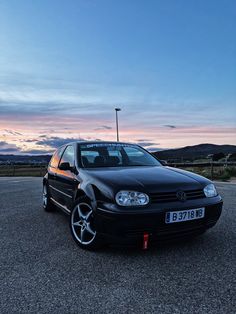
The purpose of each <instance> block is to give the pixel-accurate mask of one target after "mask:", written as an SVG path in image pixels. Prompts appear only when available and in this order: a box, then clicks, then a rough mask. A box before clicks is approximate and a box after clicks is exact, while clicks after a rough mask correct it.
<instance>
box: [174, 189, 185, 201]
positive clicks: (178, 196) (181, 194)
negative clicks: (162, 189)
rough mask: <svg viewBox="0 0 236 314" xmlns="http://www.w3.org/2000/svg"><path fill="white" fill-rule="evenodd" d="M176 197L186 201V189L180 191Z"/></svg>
mask: <svg viewBox="0 0 236 314" xmlns="http://www.w3.org/2000/svg"><path fill="white" fill-rule="evenodd" d="M176 197H177V198H178V200H180V201H182V202H184V201H186V193H185V192H184V191H178V192H177V193H176Z"/></svg>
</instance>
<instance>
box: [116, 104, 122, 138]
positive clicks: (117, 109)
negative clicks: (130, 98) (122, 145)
mask: <svg viewBox="0 0 236 314" xmlns="http://www.w3.org/2000/svg"><path fill="white" fill-rule="evenodd" d="M115 111H116V140H117V142H119V126H118V111H121V109H120V108H115Z"/></svg>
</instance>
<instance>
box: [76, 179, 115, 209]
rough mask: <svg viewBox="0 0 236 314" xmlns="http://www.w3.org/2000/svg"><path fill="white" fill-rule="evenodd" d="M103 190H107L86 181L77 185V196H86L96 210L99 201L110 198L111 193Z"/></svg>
mask: <svg viewBox="0 0 236 314" xmlns="http://www.w3.org/2000/svg"><path fill="white" fill-rule="evenodd" d="M104 192H107V191H104V190H102V189H100V188H98V187H97V186H96V185H94V184H92V183H88V184H86V185H85V184H80V185H79V187H78V192H77V197H80V196H86V197H88V198H89V200H90V202H91V205H92V208H93V209H94V210H96V208H97V204H98V202H99V201H105V200H106V201H108V200H111V195H112V193H111V192H110V193H109V194H107V193H104Z"/></svg>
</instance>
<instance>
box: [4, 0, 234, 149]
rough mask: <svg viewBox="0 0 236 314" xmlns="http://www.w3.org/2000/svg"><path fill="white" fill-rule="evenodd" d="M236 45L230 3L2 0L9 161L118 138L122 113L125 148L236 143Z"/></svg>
mask: <svg viewBox="0 0 236 314" xmlns="http://www.w3.org/2000/svg"><path fill="white" fill-rule="evenodd" d="M235 38H236V2H235V1H229V0H226V1H223V0H222V1H211V0H208V1H202V0H200V1H193V0H188V1H187V0H185V1H183V0H182V1H181V0H178V1H176V0H172V1H169V0H166V1H164V0H162V1H158V0H156V1H155V0H153V1H152V0H149V1H144V0H143V1H138V0H136V1H135V0H127V1H122V0H119V1H112V0H110V1H108V0H107V1H103V0H99V1H98V0H97V1H93V0H87V1H85V0H84V1H82V0H81V1H80V0H77V1H73V0H70V1H64V0H59V1H52V0H51V1H46V0H43V1H42V0H41V1H39V0H36V1H32V0H21V1H16V0H2V1H1V2H0V143H2V144H0V152H1V151H2V152H22V151H23V152H30V151H35V150H36V151H37V150H38V151H39V152H40V151H47V150H50V149H53V148H54V146H55V139H58V142H59V141H61V139H64V140H65V141H66V140H67V139H73V138H78V137H81V138H84V139H97V138H98V139H105V140H107V139H115V136H114V133H115V128H114V107H115V106H116V105H117V104H118V105H119V106H120V107H121V108H122V111H121V112H120V125H121V139H122V140H126V141H132V142H142V143H146V144H150V145H149V146H148V145H146V147H149V148H152V149H155V148H161V147H162V148H169V147H180V146H185V145H191V144H198V143H201V142H212V143H216V144H217V143H218V144H223V143H231V144H236V104H235V100H236V40H235ZM1 117H2V118H1ZM52 122H55V123H53V127H52ZM52 131H53V132H52ZM14 132H15V134H14ZM17 133H19V134H18V135H17ZM20 134H21V135H20ZM43 136H44V139H45V145H43V144H42V140H41V139H42V138H43ZM50 139H51V143H54V144H53V145H54V146H50V145H47V143H49V142H50ZM141 140H145V141H141ZM39 143H41V144H39ZM60 143H61V142H60Z"/></svg>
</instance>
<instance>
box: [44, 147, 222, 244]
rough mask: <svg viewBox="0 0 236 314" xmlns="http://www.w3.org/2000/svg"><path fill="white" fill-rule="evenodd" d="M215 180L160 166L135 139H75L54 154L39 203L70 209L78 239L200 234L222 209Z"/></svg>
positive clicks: (135, 240)
mask: <svg viewBox="0 0 236 314" xmlns="http://www.w3.org/2000/svg"><path fill="white" fill-rule="evenodd" d="M222 204H223V202H222V199H221V197H220V195H219V194H218V193H217V191H216V188H215V186H214V184H213V183H212V182H211V181H209V180H208V179H206V178H204V177H201V176H199V175H197V174H194V173H192V172H188V171H184V170H180V169H175V168H171V167H167V166H165V165H162V164H161V162H160V161H158V160H157V159H156V158H155V157H154V156H153V155H151V154H150V153H148V152H147V151H146V150H145V149H143V148H142V147H140V146H138V145H134V144H128V143H120V142H75V143H70V144H67V145H65V146H62V147H60V148H59V149H58V150H57V151H56V152H55V153H54V155H53V157H52V159H51V161H50V163H49V166H48V172H47V174H46V175H45V177H44V179H43V206H44V209H45V210H46V211H53V210H54V209H55V208H57V207H58V208H60V209H62V210H63V211H64V212H66V213H67V214H69V215H70V228H71V233H72V236H73V238H74V240H75V241H76V243H77V244H78V245H79V246H80V247H82V248H87V249H96V248H98V247H100V246H101V245H102V244H104V243H113V244H114V243H117V244H136V245H138V244H139V245H141V246H142V247H143V248H144V249H145V248H147V247H148V245H149V243H150V242H158V241H159V242H161V241H165V240H172V239H184V238H185V237H189V236H194V235H197V234H201V233H203V232H204V231H206V230H207V229H208V228H210V227H212V226H214V225H215V224H216V222H217V220H218V219H219V217H220V215H221V210H222Z"/></svg>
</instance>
